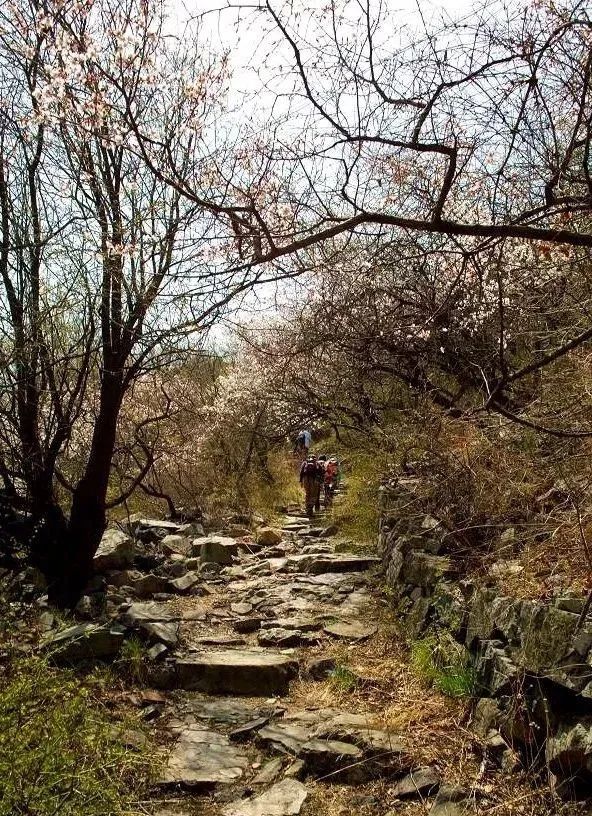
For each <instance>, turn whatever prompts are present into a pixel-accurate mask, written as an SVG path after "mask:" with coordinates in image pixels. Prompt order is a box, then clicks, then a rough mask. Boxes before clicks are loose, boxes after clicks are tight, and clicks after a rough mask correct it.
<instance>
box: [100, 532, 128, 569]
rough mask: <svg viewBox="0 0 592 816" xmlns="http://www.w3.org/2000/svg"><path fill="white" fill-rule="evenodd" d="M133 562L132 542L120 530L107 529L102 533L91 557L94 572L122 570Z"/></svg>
mask: <svg viewBox="0 0 592 816" xmlns="http://www.w3.org/2000/svg"><path fill="white" fill-rule="evenodd" d="M133 562H134V542H133V541H132V539H131V538H130V537H129V536H128V535H126V534H125V533H124V532H123V531H122V530H114V529H108V530H105V532H104V533H103V537H102V538H101V543H100V544H99V548H98V549H97V552H96V553H95V557H94V558H93V567H94V570H95V572H106V571H107V570H123V569H127V568H128V567H131V566H132V564H133Z"/></svg>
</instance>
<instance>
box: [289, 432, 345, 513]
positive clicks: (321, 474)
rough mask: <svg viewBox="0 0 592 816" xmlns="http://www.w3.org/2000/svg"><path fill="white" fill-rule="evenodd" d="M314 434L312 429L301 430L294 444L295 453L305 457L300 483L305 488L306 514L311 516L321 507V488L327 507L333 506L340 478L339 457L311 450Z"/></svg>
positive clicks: (301, 467)
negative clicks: (319, 453) (318, 453)
mask: <svg viewBox="0 0 592 816" xmlns="http://www.w3.org/2000/svg"><path fill="white" fill-rule="evenodd" d="M311 442H312V435H311V433H310V431H300V433H299V434H298V437H297V439H296V445H295V446H294V453H295V454H300V455H301V456H302V457H303V461H302V464H301V466H300V484H301V485H302V487H303V488H304V500H305V505H306V515H307V516H309V517H311V516H312V515H313V513H314V511H315V510H316V511H317V512H318V511H319V510H320V509H321V490H322V491H323V503H324V506H325V508H327V507H330V506H331V502H332V501H333V496H334V493H335V490H336V488H337V484H338V480H339V463H338V461H337V457H335V456H330V457H328V456H326V455H324V454H322V455H320V456H316V455H315V454H314V453H311V452H310V446H311Z"/></svg>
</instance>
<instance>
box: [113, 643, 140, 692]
mask: <svg viewBox="0 0 592 816" xmlns="http://www.w3.org/2000/svg"><path fill="white" fill-rule="evenodd" d="M115 665H116V666H117V668H118V669H119V671H120V672H121V674H122V675H123V676H124V677H126V678H127V679H128V680H131V681H132V682H133V683H143V682H144V681H145V679H146V647H145V645H144V644H143V643H142V641H141V640H139V638H137V637H130V638H126V640H125V641H124V642H123V646H122V647H121V652H120V653H119V657H118V658H117V662H116V664H115Z"/></svg>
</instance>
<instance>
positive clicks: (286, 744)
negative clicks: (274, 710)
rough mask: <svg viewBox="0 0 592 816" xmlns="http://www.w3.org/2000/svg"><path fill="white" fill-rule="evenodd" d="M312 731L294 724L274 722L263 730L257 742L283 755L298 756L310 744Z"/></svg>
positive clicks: (258, 735)
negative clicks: (306, 744) (305, 745)
mask: <svg viewBox="0 0 592 816" xmlns="http://www.w3.org/2000/svg"><path fill="white" fill-rule="evenodd" d="M310 736H311V729H310V728H307V727H306V726H305V725H301V724H298V723H294V722H272V723H269V725H266V726H265V727H264V728H261V729H260V731H259V733H258V734H257V742H258V743H259V744H261V745H267V746H270V747H272V748H275V750H276V751H280V752H281V753H287V754H293V755H294V756H298V755H299V753H300V751H301V750H302V746H303V745H304V744H305V743H306V742H308V740H309V739H310Z"/></svg>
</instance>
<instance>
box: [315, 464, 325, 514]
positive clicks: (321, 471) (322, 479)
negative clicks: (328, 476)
mask: <svg viewBox="0 0 592 816" xmlns="http://www.w3.org/2000/svg"><path fill="white" fill-rule="evenodd" d="M326 467H327V457H326V456H325V454H323V455H322V456H319V472H318V474H317V478H318V482H319V483H318V486H317V488H316V489H315V510H316V511H317V512H318V511H319V510H320V509H321V488H322V487H323V484H324V482H325V468H326Z"/></svg>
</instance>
